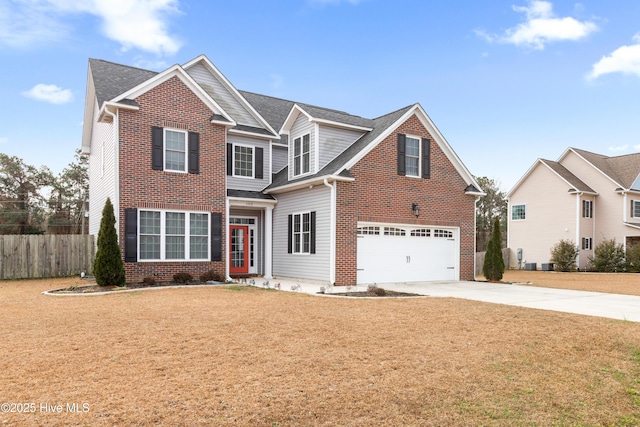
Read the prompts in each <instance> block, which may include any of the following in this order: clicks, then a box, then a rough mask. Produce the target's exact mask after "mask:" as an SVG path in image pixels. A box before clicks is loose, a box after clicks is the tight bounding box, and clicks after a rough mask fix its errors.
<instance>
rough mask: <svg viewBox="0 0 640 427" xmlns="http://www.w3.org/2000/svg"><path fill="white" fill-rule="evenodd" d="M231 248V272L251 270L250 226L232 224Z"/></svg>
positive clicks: (237, 272)
mask: <svg viewBox="0 0 640 427" xmlns="http://www.w3.org/2000/svg"><path fill="white" fill-rule="evenodd" d="M230 231H231V248H230V251H229V254H230V256H231V259H230V260H229V273H230V274H246V273H248V272H249V262H248V260H249V227H248V226H246V225H232V226H230Z"/></svg>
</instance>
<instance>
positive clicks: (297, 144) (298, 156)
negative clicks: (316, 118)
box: [293, 134, 311, 175]
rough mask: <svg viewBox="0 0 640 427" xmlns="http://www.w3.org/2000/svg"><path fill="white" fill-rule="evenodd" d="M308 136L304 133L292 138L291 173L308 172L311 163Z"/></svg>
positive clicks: (300, 173)
mask: <svg viewBox="0 0 640 427" xmlns="http://www.w3.org/2000/svg"><path fill="white" fill-rule="evenodd" d="M309 141H310V136H309V134H306V135H304V136H302V137H300V138H296V139H294V140H293V174H294V175H302V174H305V173H309V170H310V163H311V144H310V142H309Z"/></svg>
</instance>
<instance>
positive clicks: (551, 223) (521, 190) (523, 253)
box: [507, 148, 640, 269]
mask: <svg viewBox="0 0 640 427" xmlns="http://www.w3.org/2000/svg"><path fill="white" fill-rule="evenodd" d="M507 197H508V201H509V227H508V230H509V231H508V247H509V248H510V250H511V254H510V258H509V259H510V260H511V261H510V265H509V267H511V268H524V267H525V264H534V263H535V264H536V267H537V269H541V268H542V267H543V264H549V263H550V258H551V249H552V248H553V246H554V245H555V244H557V243H558V242H559V241H560V240H561V239H564V240H570V241H573V242H574V243H575V244H576V245H577V246H578V249H579V250H580V252H579V255H578V261H577V263H578V266H579V268H580V269H585V268H587V266H588V264H589V257H590V256H593V249H594V248H595V247H596V246H597V245H598V244H599V243H600V242H602V241H603V240H608V239H615V240H616V242H618V243H621V244H622V245H623V246H624V247H625V249H626V248H627V247H628V246H630V245H634V244H636V243H637V242H640V153H635V154H628V155H624V156H616V157H608V156H604V155H601V154H596V153H591V152H588V151H584V150H579V149H577V148H568V149H567V150H566V151H565V152H564V153H563V154H562V155H561V156H560V158H559V159H558V160H557V161H555V162H554V161H551V160H544V159H538V160H536V162H535V163H534V164H533V166H531V167H530V168H529V170H528V171H527V172H526V173H525V174H524V176H523V177H522V178H521V179H520V180H519V181H518V182H517V183H516V185H515V186H514V187H513V188H512V189H511V191H509V193H508V194H507ZM531 267H532V265H529V268H531ZM546 267H548V266H547V265H545V268H546ZM549 267H550V266H549Z"/></svg>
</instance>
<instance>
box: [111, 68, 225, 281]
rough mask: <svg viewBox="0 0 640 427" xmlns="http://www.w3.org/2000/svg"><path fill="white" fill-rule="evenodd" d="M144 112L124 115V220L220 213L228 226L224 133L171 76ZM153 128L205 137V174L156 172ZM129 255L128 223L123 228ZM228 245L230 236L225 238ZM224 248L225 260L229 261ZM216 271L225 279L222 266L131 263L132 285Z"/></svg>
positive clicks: (145, 100) (141, 101)
mask: <svg viewBox="0 0 640 427" xmlns="http://www.w3.org/2000/svg"><path fill="white" fill-rule="evenodd" d="M135 101H136V102H137V103H138V105H139V106H140V109H139V111H129V110H120V112H119V117H118V119H119V123H118V124H119V169H120V174H119V175H120V182H119V191H120V192H119V197H120V206H119V209H120V211H119V215H120V216H119V217H120V218H121V219H123V218H124V210H125V209H126V208H153V209H176V210H185V211H187V210H189V211H191V210H193V211H205V212H218V213H221V214H222V215H223V218H222V221H223V224H224V223H225V222H226V219H225V218H224V214H225V197H226V169H225V164H226V163H225V149H226V145H225V143H226V136H225V132H226V130H225V128H224V126H221V125H215V124H212V123H211V122H210V117H211V115H212V111H211V109H209V107H207V106H206V105H205V104H204V103H203V102H202V101H201V100H200V99H199V98H198V97H197V96H196V95H195V94H194V93H193V92H192V91H191V89H189V88H188V87H187V86H186V85H185V84H184V83H183V82H182V81H181V80H180V79H179V78H177V77H172V78H171V79H169V80H167V81H166V82H164V83H161V84H160V85H158V86H156V87H155V88H153V89H151V90H149V91H147V92H145V93H144V94H142V95H140V96H139V97H138V98H136V99H135ZM151 126H160V127H166V128H174V129H181V130H186V131H189V132H197V133H199V134H200V152H199V153H200V162H199V163H200V173H199V174H190V173H177V172H166V171H161V170H152V168H151ZM119 227H120V244H121V250H122V252H123V253H124V221H123V220H121V221H120V223H119ZM222 242H225V236H224V234H223V236H222ZM226 252H227V251H226V248H225V247H224V244H223V248H222V259H223V260H225V259H226ZM210 269H214V270H215V271H217V272H219V273H221V274H224V272H225V263H224V261H221V262H137V263H133V262H127V263H125V270H126V275H127V281H133V282H135V281H140V280H142V279H143V278H144V277H147V276H153V277H156V278H157V279H159V280H170V279H172V277H173V275H174V274H175V273H178V272H188V273H190V274H192V275H193V276H194V277H198V275H199V274H201V273H203V272H205V271H208V270H210Z"/></svg>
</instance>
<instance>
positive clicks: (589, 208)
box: [582, 200, 593, 218]
mask: <svg viewBox="0 0 640 427" xmlns="http://www.w3.org/2000/svg"><path fill="white" fill-rule="evenodd" d="M582 217H583V218H593V201H591V200H583V201H582Z"/></svg>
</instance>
